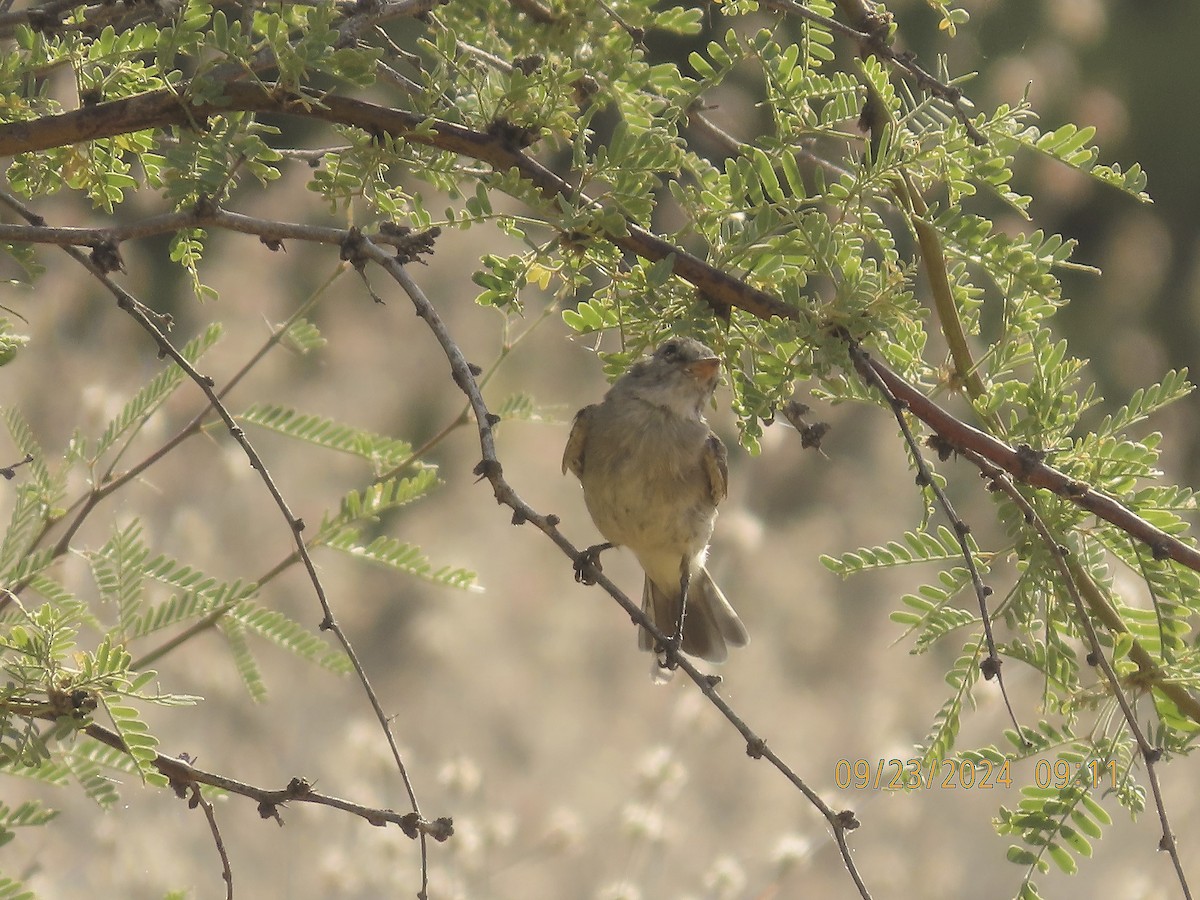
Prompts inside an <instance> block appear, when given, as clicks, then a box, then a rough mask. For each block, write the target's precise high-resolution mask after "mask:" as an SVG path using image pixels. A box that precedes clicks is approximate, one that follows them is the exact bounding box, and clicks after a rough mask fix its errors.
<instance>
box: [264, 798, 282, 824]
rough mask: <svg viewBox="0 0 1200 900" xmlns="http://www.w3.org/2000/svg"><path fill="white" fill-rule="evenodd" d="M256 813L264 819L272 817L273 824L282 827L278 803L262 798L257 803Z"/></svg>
mask: <svg viewBox="0 0 1200 900" xmlns="http://www.w3.org/2000/svg"><path fill="white" fill-rule="evenodd" d="M258 814H259V816H260V817H261V818H264V819H274V820H275V824H276V825H278V826H279V827H280V828H282V827H283V816H281V815H280V814H279V804H278V803H274V802H272V801H270V800H262V801H260V802H259V804H258Z"/></svg>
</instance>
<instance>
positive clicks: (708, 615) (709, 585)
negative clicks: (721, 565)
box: [638, 566, 750, 662]
mask: <svg viewBox="0 0 1200 900" xmlns="http://www.w3.org/2000/svg"><path fill="white" fill-rule="evenodd" d="M642 610H643V611H644V612H645V613H646V614H647V615H648V616H650V619H651V621H653V622H654V624H655V625H657V626H658V630H659V631H661V632H662V633H663V634H665V635H666V636H667V637H671V636H672V635H673V634H674V633H675V626H676V625H677V624H678V622H679V585H678V584H676V585H673V586H672V590H669V591H666V590H663V589H662V588H660V587H659V586H658V585H657V584H655V583H654V582H653V581H651V580H650V579H649V577H647V578H646V586H645V589H644V590H643V592H642ZM749 641H750V635H749V634H748V633H747V632H746V626H745V625H743V624H742V620H741V619H739V618H738V614H737V613H736V612H734V611H733V607H732V606H730V605H729V601H728V600H726V599H725V595H724V594H722V593H721V589H720V588H719V587H717V585H716V583H715V582H714V581H713V580H712V578H711V577H710V576H709V574H708V570H707V569H705V568H704V567H703V566H701V567H699V568H698V569H697V570H696V572H695V573H694V574H693V575H692V580H691V583H690V584H689V585H688V602H687V611H686V615H685V616H684V621H683V652H684V653H686V654H688V656H696V657H699V658H700V659H706V660H708V661H709V662H724V661H725V658H726V657H727V656H729V648H730V647H744V646H745V645H746V644H747V643H748V642H749ZM638 646H639V647H641V648H642V649H643V650H654V649H655V647H654V638H653V637H651V636H650V632H648V631H646V629H644V628H642V629H639V630H638Z"/></svg>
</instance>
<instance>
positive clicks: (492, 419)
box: [487, 412, 504, 427]
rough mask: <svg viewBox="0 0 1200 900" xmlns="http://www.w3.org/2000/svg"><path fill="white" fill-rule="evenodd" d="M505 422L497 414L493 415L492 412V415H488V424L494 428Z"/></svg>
mask: <svg viewBox="0 0 1200 900" xmlns="http://www.w3.org/2000/svg"><path fill="white" fill-rule="evenodd" d="M503 421H504V420H503V419H501V418H500V417H499V416H498V415H496V414H495V413H491V412H490V413H488V414H487V423H488V425H491V426H492V427H495V426H496V425H499V424H500V423H501V422H503Z"/></svg>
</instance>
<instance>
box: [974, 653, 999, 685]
mask: <svg viewBox="0 0 1200 900" xmlns="http://www.w3.org/2000/svg"><path fill="white" fill-rule="evenodd" d="M1003 664H1004V660H1002V659H1001V658H1000V657H998V656H989V657H988V658H987V659H985V660H984V661H983V662H981V663H980V664H979V671H980V672H982V673H983V678H984V680H985V681H991V680H992V679H993V678H995V677H997V676H998V675H999V674H1000V666H1002V665H1003Z"/></svg>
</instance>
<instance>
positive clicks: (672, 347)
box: [662, 341, 679, 359]
mask: <svg viewBox="0 0 1200 900" xmlns="http://www.w3.org/2000/svg"><path fill="white" fill-rule="evenodd" d="M662 355H663V358H664V359H675V358H676V357H677V356H679V342H678V341H667V342H666V343H665V344H663V345H662Z"/></svg>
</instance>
